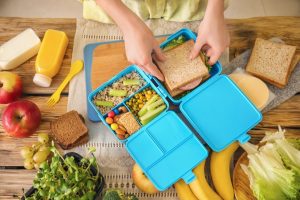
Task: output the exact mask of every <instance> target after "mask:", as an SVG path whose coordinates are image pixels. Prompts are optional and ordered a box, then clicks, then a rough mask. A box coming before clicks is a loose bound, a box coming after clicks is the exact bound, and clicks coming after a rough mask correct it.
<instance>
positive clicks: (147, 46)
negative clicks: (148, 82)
mask: <svg viewBox="0 0 300 200" xmlns="http://www.w3.org/2000/svg"><path fill="white" fill-rule="evenodd" d="M96 3H97V4H98V5H100V6H101V7H102V8H103V9H104V10H105V12H107V13H108V14H109V16H110V17H111V18H112V19H113V20H114V21H115V22H116V24H117V25H118V26H119V28H120V29H121V31H122V32H123V36H124V41H125V50H126V57H127V60H128V61H129V62H131V63H132V64H136V65H137V66H139V67H140V68H141V69H143V70H144V71H145V72H147V73H149V74H151V75H153V76H156V77H157V78H158V79H160V80H161V81H164V76H163V75H162V73H161V72H160V71H159V70H158V68H157V67H156V65H155V64H154V63H153V62H152V54H153V56H155V58H156V59H157V60H160V61H163V60H164V55H163V53H162V51H161V49H160V48H159V44H158V42H157V41H156V40H155V38H154V36H153V34H152V32H151V31H150V29H149V28H148V27H147V26H146V24H145V23H144V22H143V21H142V20H141V19H140V18H139V17H138V16H137V15H136V14H134V13H133V12H132V11H131V10H130V9H129V8H128V7H127V6H126V5H124V4H123V2H122V1H120V0H109V1H107V0H96Z"/></svg>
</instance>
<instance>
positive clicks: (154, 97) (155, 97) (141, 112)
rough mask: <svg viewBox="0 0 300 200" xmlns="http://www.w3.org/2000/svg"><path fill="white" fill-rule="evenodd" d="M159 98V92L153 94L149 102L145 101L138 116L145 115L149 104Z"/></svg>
mask: <svg viewBox="0 0 300 200" xmlns="http://www.w3.org/2000/svg"><path fill="white" fill-rule="evenodd" d="M158 98H159V96H158V95H157V94H156V95H153V96H152V97H151V98H150V99H149V101H147V102H146V103H145V105H144V106H143V107H142V109H141V110H140V111H139V113H138V116H140V117H141V116H143V115H144V114H146V112H147V107H148V105H150V104H151V103H153V102H155V101H157V99H158Z"/></svg>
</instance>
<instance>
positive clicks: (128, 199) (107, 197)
mask: <svg viewBox="0 0 300 200" xmlns="http://www.w3.org/2000/svg"><path fill="white" fill-rule="evenodd" d="M103 200H138V198H137V197H136V196H135V195H133V194H128V195H126V194H124V192H122V191H121V190H119V189H108V190H106V192H105V194H104V196H103Z"/></svg>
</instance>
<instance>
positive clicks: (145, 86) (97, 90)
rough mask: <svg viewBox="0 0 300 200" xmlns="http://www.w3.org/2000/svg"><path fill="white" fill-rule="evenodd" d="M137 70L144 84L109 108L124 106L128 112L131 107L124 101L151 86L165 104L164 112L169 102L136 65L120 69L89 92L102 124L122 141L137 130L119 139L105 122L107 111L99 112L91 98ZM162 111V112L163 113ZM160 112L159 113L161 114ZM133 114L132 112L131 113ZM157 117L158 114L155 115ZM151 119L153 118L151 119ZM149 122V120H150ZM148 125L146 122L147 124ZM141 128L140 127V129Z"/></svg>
mask: <svg viewBox="0 0 300 200" xmlns="http://www.w3.org/2000/svg"><path fill="white" fill-rule="evenodd" d="M133 71H135V72H137V73H138V74H139V75H140V76H141V77H142V78H143V79H144V80H145V82H146V84H145V85H144V86H142V87H141V88H140V89H138V90H137V91H136V92H135V93H133V94H132V95H130V96H128V97H126V98H124V99H123V101H122V102H121V103H120V104H118V105H116V106H115V107H113V108H112V109H111V110H115V109H117V108H119V107H120V106H125V107H126V108H127V110H128V112H131V113H132V111H131V109H130V108H129V107H128V105H126V102H128V101H129V100H130V99H131V98H132V97H133V96H134V95H135V94H138V93H140V92H142V91H143V90H145V89H146V88H151V89H153V90H154V91H155V92H156V93H157V94H158V95H159V96H160V97H161V98H162V99H163V101H164V103H165V105H166V109H165V110H164V111H163V112H166V110H168V109H169V103H168V101H167V100H166V99H165V98H164V97H163V95H162V94H161V93H160V91H159V90H158V88H157V87H155V85H154V84H153V82H151V81H150V79H149V77H148V75H146V74H145V73H144V72H143V71H142V70H141V69H139V68H138V67H136V66H130V67H128V68H126V69H124V70H123V71H121V72H120V73H119V74H117V75H115V76H114V77H113V78H112V79H110V80H109V81H107V82H105V83H104V84H103V85H101V86H100V87H98V88H97V89H96V90H94V91H93V92H92V93H90V95H89V97H88V100H89V103H90V104H91V105H92V107H93V108H94V110H95V111H96V113H97V115H98V116H99V118H100V119H101V121H102V122H103V123H104V125H105V126H106V127H107V128H108V129H109V130H110V131H111V132H112V133H113V134H114V135H115V137H116V138H117V139H118V140H119V141H120V142H122V143H124V142H125V141H126V140H127V139H128V138H130V137H132V135H134V134H136V133H137V132H138V131H137V132H135V133H133V134H132V135H131V136H129V137H128V138H125V139H123V140H121V139H119V138H118V137H117V136H116V133H115V131H113V130H112V129H111V127H110V125H109V124H107V123H106V121H105V118H106V117H107V115H108V112H109V111H108V112H107V113H106V114H104V115H102V114H101V112H100V111H99V109H98V107H97V106H96V105H94V102H93V99H94V97H95V96H96V95H97V94H98V93H99V92H100V91H102V90H104V89H105V88H106V87H107V86H110V85H112V84H113V83H115V82H116V81H118V80H119V79H120V78H122V77H123V76H125V75H126V74H129V73H131V72H133ZM163 112H162V113H163ZM162 113H160V114H162ZM132 114H133V113H132ZM133 116H134V118H135V119H136V121H137V122H138V123H139V124H140V125H141V128H142V127H143V125H142V124H141V122H140V120H139V119H138V118H137V116H135V115H134V114H133ZM157 117H158V116H157ZM152 121H153V120H152ZM150 123H151V122H150ZM147 125H148V124H147ZM140 130H141V129H140Z"/></svg>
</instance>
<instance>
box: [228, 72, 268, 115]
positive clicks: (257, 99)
mask: <svg viewBox="0 0 300 200" xmlns="http://www.w3.org/2000/svg"><path fill="white" fill-rule="evenodd" d="M229 77H230V78H231V79H232V80H233V82H234V83H235V84H236V85H237V86H238V87H239V88H240V89H241V90H242V91H243V92H244V94H245V95H246V96H247V97H248V98H249V99H250V100H251V101H252V103H253V104H254V105H255V106H256V107H257V108H258V109H259V110H262V109H263V108H264V107H265V106H266V104H267V102H268V100H269V95H270V91H269V89H268V87H267V85H266V84H265V83H264V82H263V81H262V80H260V79H258V78H256V77H254V76H251V75H248V74H238V73H236V74H230V75H229Z"/></svg>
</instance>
